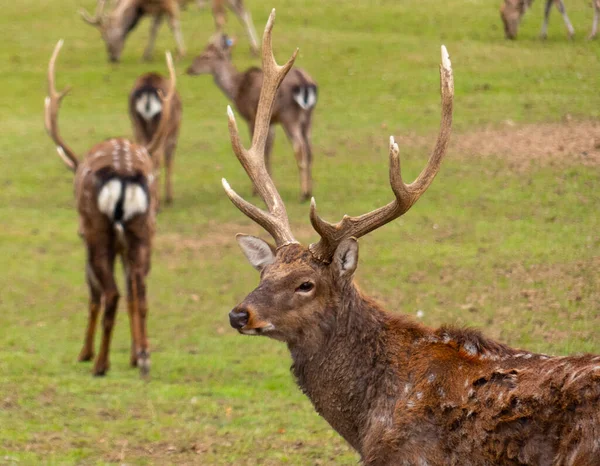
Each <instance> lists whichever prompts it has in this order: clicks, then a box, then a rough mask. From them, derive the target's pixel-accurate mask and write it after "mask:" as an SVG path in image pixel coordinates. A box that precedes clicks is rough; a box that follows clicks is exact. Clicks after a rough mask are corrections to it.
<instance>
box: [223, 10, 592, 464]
mask: <svg viewBox="0 0 600 466" xmlns="http://www.w3.org/2000/svg"><path fill="white" fill-rule="evenodd" d="M273 21H274V11H273V13H272V14H271V17H270V18H269V21H268V23H267V26H266V29H265V33H264V38H263V69H264V72H265V78H264V84H263V88H262V92H261V97H260V103H259V107H258V112H257V113H258V115H257V118H256V128H255V132H254V136H253V138H252V146H251V147H250V149H248V150H247V149H245V148H244V147H243V146H242V144H241V142H240V137H239V133H238V129H237V125H236V122H235V118H234V115H233V112H232V111H231V109H228V115H229V131H230V135H231V143H232V146H233V150H234V152H235V154H236V156H237V157H238V159H239V161H240V162H241V164H242V165H243V167H244V169H245V171H246V173H247V174H248V176H249V177H250V179H251V180H252V183H253V184H254V186H255V187H256V190H257V191H258V193H259V195H260V196H261V198H262V199H263V201H264V202H265V204H266V206H267V211H265V210H262V209H260V208H258V207H256V206H254V205H252V204H250V203H249V202H248V201H246V200H244V199H243V198H241V197H240V196H239V195H238V194H237V193H236V192H235V191H233V189H232V188H231V187H230V186H229V184H228V183H227V181H226V180H223V186H224V188H225V191H226V193H227V196H228V197H229V198H230V200H231V201H232V202H233V204H234V205H235V206H236V207H237V208H238V209H240V210H241V211H242V212H243V213H244V214H245V215H247V216H248V217H250V218H251V219H252V220H253V221H255V222H257V223H258V224H259V225H261V226H262V227H263V228H264V229H265V230H266V231H267V232H268V233H269V234H270V235H271V236H272V237H273V239H274V240H275V245H271V244H268V243H267V242H265V241H263V240H261V239H259V238H256V237H253V236H246V235H238V238H237V239H238V242H239V244H240V246H241V249H242V250H243V252H244V254H245V255H246V257H247V258H248V260H249V261H250V263H251V264H252V265H253V266H254V267H255V268H256V269H257V270H259V271H260V284H259V285H258V287H257V288H256V289H255V290H254V291H252V292H251V293H250V294H249V295H248V296H247V297H246V298H245V299H244V300H243V301H242V302H241V303H240V304H238V305H237V306H236V307H235V308H234V309H233V310H232V311H231V312H230V313H229V319H230V323H231V326H232V327H233V328H235V329H237V330H238V331H239V333H241V334H244V335H264V336H268V337H271V338H274V339H276V340H280V341H283V342H285V343H286V344H287V346H288V348H289V350H290V353H291V356H292V360H293V365H292V371H293V373H294V375H295V377H296V381H297V383H298V385H299V386H300V388H301V389H302V391H303V392H304V393H305V394H306V395H307V396H308V397H309V398H310V400H311V401H312V403H313V405H314V407H315V409H316V410H317V411H318V412H319V413H320V414H321V415H322V416H323V417H324V418H325V419H326V420H327V421H328V422H329V424H331V426H332V427H333V428H334V429H335V430H336V431H337V432H338V433H339V434H340V435H342V437H344V438H345V439H346V440H347V441H348V443H349V444H350V445H351V446H352V447H354V448H355V449H356V450H357V451H358V452H359V453H360V455H361V459H362V462H363V463H364V464H366V465H432V466H433V465H463V466H491V465H498V464H503V465H542V464H543V465H592V464H594V465H597V464H600V442H599V441H598V439H599V438H600V409H598V406H599V403H600V356H591V355H587V356H570V357H549V356H545V355H542V354H535V353H530V352H528V351H521V350H516V349H512V348H510V347H508V346H505V345H503V344H501V343H497V342H495V341H493V340H490V339H487V338H485V337H484V336H482V335H481V334H480V333H479V332H476V331H473V330H461V329H455V328H451V327H442V328H439V329H432V328H428V327H426V326H424V325H421V324H420V323H417V322H414V321H413V320H411V319H410V318H409V317H407V316H403V315H398V314H391V313H388V312H386V311H384V310H383V309H382V308H381V307H380V306H379V305H378V304H377V303H376V302H375V301H374V300H373V299H371V298H369V297H367V296H366V295H364V294H363V293H362V292H361V291H360V290H359V289H358V288H357V286H356V285H355V284H354V282H353V275H354V272H355V270H356V267H357V264H358V241H357V239H358V238H360V237H361V236H364V235H366V234H367V233H369V232H371V231H373V230H375V229H377V228H379V227H381V226H383V225H384V224H386V223H388V222H391V221H392V220H394V219H396V218H398V217H400V216H401V215H403V214H404V213H406V212H407V211H408V210H409V209H410V207H411V206H412V205H413V204H414V203H415V202H417V200H418V199H419V197H420V196H421V195H422V194H423V193H424V192H425V191H426V189H427V188H428V187H429V185H430V184H431V183H432V182H433V179H434V177H435V176H436V174H437V172H438V170H439V168H440V164H441V162H442V159H443V157H444V155H445V153H446V149H447V147H448V141H449V137H450V130H451V123H452V105H453V95H454V85H453V75H452V68H451V63H450V60H449V57H448V53H447V51H446V49H445V47H442V64H441V67H440V74H441V96H442V122H441V129H440V133H439V136H438V139H437V143H436V145H435V148H434V150H433V153H432V155H431V156H430V158H429V162H428V164H427V166H426V167H425V169H424V170H423V171H422V172H421V174H420V175H419V176H418V178H417V179H416V180H415V181H414V182H413V183H410V184H405V183H404V181H403V179H402V175H401V172H400V159H399V149H398V145H397V144H396V143H395V142H394V139H393V138H391V139H390V146H389V160H390V168H389V176H390V184H391V187H392V191H393V193H394V196H395V199H394V200H393V201H392V202H390V203H389V204H387V205H385V206H383V207H380V208H378V209H376V210H374V211H372V212H369V213H365V214H363V215H361V216H358V217H348V216H344V218H343V219H342V220H341V221H340V222H339V223H336V224H331V223H328V222H326V221H324V220H323V219H322V218H321V217H319V216H318V215H317V211H316V206H315V202H314V199H313V201H312V203H311V211H310V220H311V223H312V225H313V227H314V228H315V230H316V231H317V233H318V234H319V235H320V237H321V239H320V240H319V242H318V243H316V244H311V245H310V246H309V247H308V248H306V247H304V246H301V245H300V244H299V243H298V242H297V241H296V239H295V238H294V235H293V233H292V231H291V229H290V224H289V220H288V217H287V213H286V208H285V205H284V203H283V201H282V199H281V196H280V195H279V193H278V192H277V189H276V187H275V185H274V183H273V181H272V179H271V177H270V176H269V173H268V171H267V169H266V166H265V162H264V153H265V147H266V144H267V140H268V136H269V128H270V113H271V109H272V108H273V103H274V100H275V97H276V94H277V89H278V87H279V85H280V84H281V82H282V81H283V79H284V77H285V76H286V74H287V73H288V72H289V70H290V68H291V67H292V64H293V62H294V59H295V57H296V53H295V54H294V55H293V56H292V58H291V59H290V60H289V61H288V62H287V63H286V64H285V65H284V66H279V65H278V64H277V63H276V61H275V59H274V57H273V54H272V48H271V31H272V27H273Z"/></svg>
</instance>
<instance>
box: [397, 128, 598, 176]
mask: <svg viewBox="0 0 600 466" xmlns="http://www.w3.org/2000/svg"><path fill="white" fill-rule="evenodd" d="M399 139H400V141H399V142H400V143H401V144H402V145H409V146H410V145H416V146H424V147H428V146H430V145H431V138H430V137H427V138H424V137H417V136H405V137H401V138H399ZM449 154H451V155H453V156H459V157H460V156H462V157H500V158H503V159H505V160H506V161H507V163H508V165H509V167H510V168H511V169H514V170H516V171H523V170H527V169H529V168H531V167H532V165H533V166H539V165H542V166H546V165H549V166H569V165H584V166H595V167H597V166H600V122H598V121H573V120H569V119H567V121H564V122H562V123H536V124H527V125H517V124H515V123H513V122H510V121H507V122H505V123H504V125H503V126H494V127H487V128H482V129H477V130H475V131H470V132H467V133H455V134H453V135H452V139H451V141H450V149H449Z"/></svg>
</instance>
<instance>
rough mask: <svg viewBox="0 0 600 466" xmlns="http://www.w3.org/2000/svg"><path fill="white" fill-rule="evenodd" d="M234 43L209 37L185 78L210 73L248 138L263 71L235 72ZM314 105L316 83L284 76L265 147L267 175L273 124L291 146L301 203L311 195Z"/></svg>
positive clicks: (299, 74)
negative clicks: (245, 127) (245, 125)
mask: <svg viewBox="0 0 600 466" xmlns="http://www.w3.org/2000/svg"><path fill="white" fill-rule="evenodd" d="M234 43H235V41H234V40H233V39H231V38H230V37H228V36H226V35H224V34H217V35H215V36H213V38H212V39H211V41H210V42H209V44H208V45H207V46H206V48H205V49H204V51H203V52H202V54H200V55H199V56H198V57H196V58H195V59H194V62H193V63H192V65H191V66H190V67H189V68H188V70H187V73H188V74H189V75H200V74H212V76H213V78H214V80H215V83H216V84H217V86H218V87H219V88H220V89H221V91H223V93H224V94H225V95H226V96H227V97H228V98H229V99H230V100H231V101H232V102H233V103H234V105H235V107H236V109H237V110H238V111H239V112H240V113H241V115H242V117H244V119H245V120H246V122H247V123H248V126H249V129H250V135H251V136H252V135H253V134H254V132H255V128H256V125H257V118H258V111H257V110H258V101H259V97H260V92H261V88H262V86H263V79H264V77H263V75H264V73H263V70H261V69H260V68H249V69H248V70H246V71H244V72H240V71H238V70H237V68H236V67H235V65H234V64H233V63H232V62H231V49H232V47H233V45H234ZM316 104H317V83H316V82H315V81H314V79H312V78H311V77H310V75H309V74H308V73H307V72H306V71H304V70H300V69H296V70H294V71H293V72H292V73H290V74H288V75H287V76H286V77H285V79H284V80H283V82H282V83H281V87H280V88H279V92H278V93H277V96H276V98H275V100H274V102H273V112H272V115H271V121H270V125H269V132H268V137H267V141H266V147H265V155H264V156H265V160H266V162H265V163H266V167H267V171H268V172H269V173H271V151H272V149H273V142H274V139H275V125H276V124H278V123H279V124H281V126H282V127H283V130H284V131H285V134H286V136H287V137H288V139H289V140H290V142H291V143H292V146H293V149H294V155H295V156H296V164H297V165H298V171H299V173H300V189H301V195H300V197H301V200H308V199H310V196H311V194H312V160H313V155H312V142H311V131H312V113H313V110H314V108H315V105H316Z"/></svg>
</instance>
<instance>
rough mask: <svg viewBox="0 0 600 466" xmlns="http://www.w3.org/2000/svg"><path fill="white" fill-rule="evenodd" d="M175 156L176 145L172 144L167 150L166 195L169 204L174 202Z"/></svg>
mask: <svg viewBox="0 0 600 466" xmlns="http://www.w3.org/2000/svg"><path fill="white" fill-rule="evenodd" d="M174 158H175V145H174V144H173V145H170V146H169V147H167V149H166V151H165V196H166V199H165V200H166V202H167V204H171V203H172V202H173V181H172V178H171V176H172V175H173V159H174Z"/></svg>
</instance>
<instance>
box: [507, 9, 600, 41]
mask: <svg viewBox="0 0 600 466" xmlns="http://www.w3.org/2000/svg"><path fill="white" fill-rule="evenodd" d="M532 4H533V0H504V2H503V3H502V6H501V7H500V17H501V18H502V23H503V24H504V34H505V36H506V38H507V39H516V38H517V32H518V30H519V23H520V22H521V18H522V17H523V16H524V15H525V13H526V12H527V10H528V9H529V8H531V5H532ZM592 4H593V8H594V19H593V22H592V31H591V32H590V35H589V37H588V38H589V39H595V38H596V35H597V34H598V20H599V19H600V0H592ZM552 5H556V8H557V9H558V11H559V12H560V14H561V15H562V17H563V21H564V23H565V27H566V28H567V33H568V34H569V38H573V36H574V35H575V29H574V28H573V25H572V24H571V21H570V20H569V16H568V15H567V10H566V8H565V4H564V2H563V0H546V3H545V6H544V24H542V30H541V32H540V37H541V38H542V39H545V38H546V36H547V33H548V20H549V18H550V11H551V10H552Z"/></svg>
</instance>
